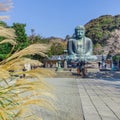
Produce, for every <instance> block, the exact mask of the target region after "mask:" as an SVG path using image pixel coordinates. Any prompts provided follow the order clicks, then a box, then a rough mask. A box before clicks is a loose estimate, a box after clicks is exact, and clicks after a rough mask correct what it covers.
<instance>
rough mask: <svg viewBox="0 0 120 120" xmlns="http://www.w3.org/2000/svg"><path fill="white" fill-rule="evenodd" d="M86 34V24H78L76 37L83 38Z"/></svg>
mask: <svg viewBox="0 0 120 120" xmlns="http://www.w3.org/2000/svg"><path fill="white" fill-rule="evenodd" d="M84 35H85V27H84V26H77V27H76V28H75V37H76V39H81V38H83V37H84Z"/></svg>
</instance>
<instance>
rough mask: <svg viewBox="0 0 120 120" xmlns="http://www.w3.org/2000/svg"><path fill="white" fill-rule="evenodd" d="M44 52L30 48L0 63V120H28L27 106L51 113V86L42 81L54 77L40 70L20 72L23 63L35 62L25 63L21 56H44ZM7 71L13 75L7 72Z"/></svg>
mask: <svg viewBox="0 0 120 120" xmlns="http://www.w3.org/2000/svg"><path fill="white" fill-rule="evenodd" d="M47 49H48V47H46V46H44V45H41V44H34V45H30V46H29V47H27V48H25V49H24V50H21V51H19V52H16V53H14V54H13V55H11V56H10V57H9V58H7V59H6V60H4V61H3V62H1V63H0V75H1V76H0V101H1V102H0V120H15V119H17V118H22V119H24V120H25V119H26V120H31V116H28V115H29V113H31V112H30V111H29V110H31V109H29V107H30V105H31V104H32V105H38V106H40V107H44V108H47V109H50V110H55V108H54V105H53V104H52V102H51V101H53V99H54V96H53V94H52V90H53V89H52V86H50V85H48V84H47V83H45V82H44V81H43V79H42V78H44V77H46V76H47V77H51V76H53V75H54V73H53V72H52V71H50V70H47V69H43V68H37V69H34V70H29V71H21V70H20V66H21V65H23V64H24V63H25V62H29V63H30V62H31V63H32V64H33V63H34V62H36V61H34V62H33V61H32V60H28V59H25V58H23V56H26V55H29V54H30V53H31V54H37V53H38V54H40V55H42V56H46V55H45V52H46V51H47ZM38 63H39V62H38ZM10 70H12V71H14V72H10ZM18 70H19V71H18ZM23 74H25V75H26V76H27V78H26V77H25V78H19V75H23ZM48 98H49V99H48ZM28 109H29V110H28ZM23 113H25V115H23ZM21 116H22V117H21ZM32 116H33V115H32ZM39 119H40V118H39ZM36 120H38V118H36Z"/></svg>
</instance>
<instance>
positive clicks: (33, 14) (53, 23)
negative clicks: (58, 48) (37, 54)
mask: <svg viewBox="0 0 120 120" xmlns="http://www.w3.org/2000/svg"><path fill="white" fill-rule="evenodd" d="M12 1H13V5H14V7H13V8H12V9H11V10H10V11H9V12H7V13H4V14H7V15H9V16H10V19H9V20H6V21H5V22H6V23H7V24H8V25H12V23H13V22H17V23H25V24H26V33H27V34H28V35H30V34H31V29H34V30H35V33H36V34H37V35H38V34H39V35H41V36H42V37H51V36H54V37H61V38H65V36H66V35H72V34H73V32H74V28H75V27H76V26H77V25H84V24H86V23H87V22H89V21H90V20H91V19H95V18H97V17H99V16H101V15H118V14H120V0H12Z"/></svg>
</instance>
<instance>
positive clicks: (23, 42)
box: [12, 23, 29, 50]
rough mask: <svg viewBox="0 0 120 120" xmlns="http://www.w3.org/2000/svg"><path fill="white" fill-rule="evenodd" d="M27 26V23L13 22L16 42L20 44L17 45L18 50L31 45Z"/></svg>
mask: <svg viewBox="0 0 120 120" xmlns="http://www.w3.org/2000/svg"><path fill="white" fill-rule="evenodd" d="M25 27H26V24H21V23H13V26H12V28H14V30H15V34H16V42H17V44H18V45H17V46H16V50H17V49H19V50H21V49H24V48H25V47H27V46H28V45H29V41H28V38H27V34H26V31H25Z"/></svg>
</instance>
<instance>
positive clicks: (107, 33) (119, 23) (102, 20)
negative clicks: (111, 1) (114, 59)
mask: <svg viewBox="0 0 120 120" xmlns="http://www.w3.org/2000/svg"><path fill="white" fill-rule="evenodd" d="M85 28H86V36H88V37H89V38H91V39H92V40H93V44H94V53H95V54H102V53H104V54H107V51H108V52H109V51H110V50H111V49H112V50H113V49H115V51H116V52H117V50H118V49H119V47H120V34H119V33H120V32H119V31H120V15H115V16H112V15H103V16H100V17H98V18H96V19H93V20H91V21H89V22H88V23H87V24H85ZM112 43H114V44H116V45H113V46H112ZM118 46H119V47H118ZM113 47H114V48H113ZM115 51H114V52H115Z"/></svg>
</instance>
